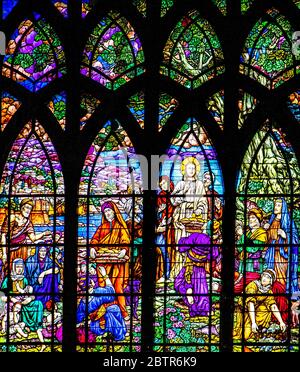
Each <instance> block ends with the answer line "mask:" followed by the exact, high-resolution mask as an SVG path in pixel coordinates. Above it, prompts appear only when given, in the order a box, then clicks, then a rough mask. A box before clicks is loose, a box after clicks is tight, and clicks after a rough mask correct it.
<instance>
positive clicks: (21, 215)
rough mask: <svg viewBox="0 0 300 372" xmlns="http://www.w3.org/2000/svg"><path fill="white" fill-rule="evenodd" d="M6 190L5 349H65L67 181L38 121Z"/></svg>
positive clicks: (11, 165)
mask: <svg viewBox="0 0 300 372" xmlns="http://www.w3.org/2000/svg"><path fill="white" fill-rule="evenodd" d="M0 193H1V197H0V205H1V207H0V223H1V259H0V262H1V265H0V268H1V269H0V281H1V292H2V294H3V296H2V297H1V300H0V301H1V306H0V307H1V312H2V313H1V316H2V322H1V330H2V332H1V336H0V348H1V351H18V352H26V351H27V352H29V351H49V352H50V351H51V352H53V351H61V344H62V326H63V320H62V315H63V314H62V311H63V281H64V279H63V260H64V249H63V243H64V180H63V175H62V170H61V165H60V162H59V159H58V156H57V153H56V151H55V149H54V147H53V144H52V142H51V140H50V138H49V136H48V134H47V133H46V132H45V130H44V128H43V127H42V126H41V125H40V124H39V123H38V122H37V121H34V120H32V121H30V122H29V123H28V124H26V125H25V127H24V129H23V130H22V131H21V133H20V134H19V136H18V138H17V139H16V141H15V142H14V144H13V146H12V149H11V151H10V153H9V156H8V159H7V162H6V164H5V168H4V172H3V174H2V178H1V184H0Z"/></svg>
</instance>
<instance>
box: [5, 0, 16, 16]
mask: <svg viewBox="0 0 300 372" xmlns="http://www.w3.org/2000/svg"><path fill="white" fill-rule="evenodd" d="M18 2H19V0H3V1H2V9H3V10H2V12H3V19H5V18H7V17H8V15H9V14H10V12H11V11H12V10H13V8H14V7H15V6H16V5H17V4H18Z"/></svg>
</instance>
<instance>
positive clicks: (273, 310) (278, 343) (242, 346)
mask: <svg viewBox="0 0 300 372" xmlns="http://www.w3.org/2000/svg"><path fill="white" fill-rule="evenodd" d="M299 191H300V168H299V164H298V161H297V159H296V156H295V153H294V151H293V149H292V146H291V145H290V143H289V142H288V141H287V139H286V136H285V134H284V132H283V131H282V129H281V128H280V127H279V126H277V125H276V123H273V122H271V121H267V122H266V123H265V124H264V126H263V127H262V129H261V130H260V131H259V132H257V134H256V135H255V136H254V138H253V140H252V142H251V144H250V145H249V147H248V150H247V152H246V155H245V157H244V161H243V164H242V168H241V172H240V176H239V179H238V183H237V217H236V265H235V282H234V290H235V314H234V334H233V340H234V344H235V346H234V350H235V351H242V350H243V351H249V352H253V351H254V352H291V351H299V349H298V345H299V328H298V327H297V326H296V324H294V319H295V318H294V316H295V311H296V309H297V307H295V305H297V301H299V272H298V267H299V227H300V225H299V215H300V209H299Z"/></svg>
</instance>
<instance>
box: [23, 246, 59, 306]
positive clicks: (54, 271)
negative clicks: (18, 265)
mask: <svg viewBox="0 0 300 372" xmlns="http://www.w3.org/2000/svg"><path fill="white" fill-rule="evenodd" d="M25 276H26V278H27V279H28V281H29V285H31V286H32V287H33V291H34V293H35V296H36V297H35V298H36V300H39V301H41V302H42V303H43V305H44V307H46V303H47V302H48V301H49V300H51V299H52V300H54V301H55V302H58V301H59V296H58V294H59V289H58V285H59V277H60V275H59V268H58V267H57V265H55V264H54V263H53V260H52V259H51V257H50V254H49V249H48V248H46V247H39V248H38V247H37V248H36V252H35V254H34V255H33V256H30V257H28V259H27V260H26V262H25ZM41 279H42V280H41ZM39 293H40V294H41V295H37V294H39ZM46 294H47V295H46ZM51 294H53V295H51Z"/></svg>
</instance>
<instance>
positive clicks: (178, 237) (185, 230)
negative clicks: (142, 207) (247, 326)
mask: <svg viewBox="0 0 300 372" xmlns="http://www.w3.org/2000/svg"><path fill="white" fill-rule="evenodd" d="M223 193H224V191H223V179H222V174H221V169H220V166H219V163H218V160H217V154H216V150H215V148H214V147H213V145H212V143H211V141H210V139H209V138H208V135H207V133H206V131H205V130H204V128H203V127H202V126H201V125H200V124H199V123H198V122H197V121H196V120H195V119H189V120H188V121H187V122H186V123H185V124H184V125H183V127H182V128H181V129H180V130H179V132H178V133H177V135H176V137H175V138H174V139H173V141H172V144H171V146H170V148H169V150H168V153H167V156H166V157H165V158H164V159H163V162H162V165H161V171H160V179H159V190H158V193H157V213H158V215H157V230H156V231H157V238H156V256H157V269H156V298H155V341H154V344H155V351H171V352H179V351H184V352H198V351H199V352H203V351H218V350H219V331H220V329H219V322H220V302H219V300H220V293H221V286H222V283H221V277H220V273H221V264H222V249H221V248H222V242H223V241H222V215H223V206H224V198H223Z"/></svg>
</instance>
